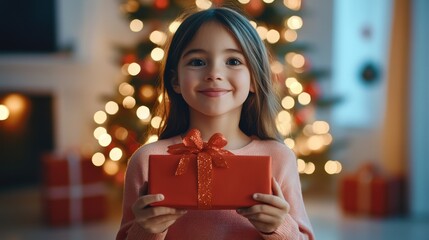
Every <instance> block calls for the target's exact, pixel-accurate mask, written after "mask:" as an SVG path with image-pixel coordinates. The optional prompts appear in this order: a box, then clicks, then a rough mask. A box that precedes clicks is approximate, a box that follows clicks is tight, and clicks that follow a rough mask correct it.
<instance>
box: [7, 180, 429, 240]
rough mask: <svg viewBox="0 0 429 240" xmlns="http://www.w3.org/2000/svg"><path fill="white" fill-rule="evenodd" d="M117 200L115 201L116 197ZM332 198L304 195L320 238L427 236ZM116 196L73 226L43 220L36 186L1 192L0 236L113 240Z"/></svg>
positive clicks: (418, 227)
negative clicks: (352, 211) (93, 218)
mask: <svg viewBox="0 0 429 240" xmlns="http://www.w3.org/2000/svg"><path fill="white" fill-rule="evenodd" d="M115 199H116V200H115ZM333 199H334V198H327V197H314V196H312V197H306V206H307V211H308V213H309V217H310V219H311V222H312V224H313V228H314V231H315V234H316V238H317V239H319V240H354V239H359V240H360V239H380V240H384V239H406V238H407V239H422V240H425V239H429V219H419V220H412V219H407V218H392V219H387V220H386V219H384V220H381V219H371V218H368V217H351V216H345V215H344V214H342V213H341V211H340V210H339V209H338V207H337V204H336V202H335V200H333ZM118 205H120V204H119V201H118V200H117V197H111V198H110V206H111V211H110V213H109V216H108V218H107V219H105V220H103V221H101V222H94V223H88V224H85V225H80V226H73V227H49V226H47V225H46V224H44V223H43V220H42V219H43V218H42V216H43V214H42V212H41V209H40V193H39V191H38V189H37V188H21V189H15V190H8V191H2V192H0V239H2V240H24V239H32V240H39V239H61V240H80V239H92V240H93V239H114V236H115V234H116V231H117V228H118V225H119V220H120V212H119V211H118V210H115V209H118V207H117V206H118Z"/></svg>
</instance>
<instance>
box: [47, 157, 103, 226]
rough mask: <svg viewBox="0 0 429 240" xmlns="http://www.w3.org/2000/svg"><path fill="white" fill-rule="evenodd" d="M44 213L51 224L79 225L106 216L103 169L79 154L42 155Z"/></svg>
mask: <svg viewBox="0 0 429 240" xmlns="http://www.w3.org/2000/svg"><path fill="white" fill-rule="evenodd" d="M42 160H43V193H42V202H43V208H44V214H45V217H46V220H47V222H48V223H49V224H50V225H68V224H80V223H82V222H88V221H94V220H99V219H103V218H105V217H106V216H107V189H106V186H105V184H104V182H103V173H102V169H101V168H98V167H96V166H94V165H93V164H92V162H91V160H90V159H81V157H80V156H79V154H75V153H70V154H67V155H65V156H59V155H54V154H45V155H43V157H42Z"/></svg>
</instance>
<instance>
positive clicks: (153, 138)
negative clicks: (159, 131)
mask: <svg viewBox="0 0 429 240" xmlns="http://www.w3.org/2000/svg"><path fill="white" fill-rule="evenodd" d="M156 141H158V136H156V135H151V136H150V137H149V138H148V140H147V141H146V143H145V144H148V143H153V142H156Z"/></svg>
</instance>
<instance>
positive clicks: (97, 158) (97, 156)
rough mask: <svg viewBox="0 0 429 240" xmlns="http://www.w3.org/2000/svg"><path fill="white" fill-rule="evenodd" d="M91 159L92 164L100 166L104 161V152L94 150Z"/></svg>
mask: <svg viewBox="0 0 429 240" xmlns="http://www.w3.org/2000/svg"><path fill="white" fill-rule="evenodd" d="M91 161H92V164H94V165H95V166H97V167H100V166H102V165H103V164H104V162H105V161H106V157H104V154H102V153H101V152H96V153H94V155H92V158H91Z"/></svg>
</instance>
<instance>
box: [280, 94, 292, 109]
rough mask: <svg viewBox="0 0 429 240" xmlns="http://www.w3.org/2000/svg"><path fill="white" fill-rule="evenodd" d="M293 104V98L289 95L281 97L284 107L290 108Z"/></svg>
mask: <svg viewBox="0 0 429 240" xmlns="http://www.w3.org/2000/svg"><path fill="white" fill-rule="evenodd" d="M294 106H295V99H293V97H291V96H286V97H284V98H283V99H282V107H283V108H284V109H288V110H289V109H292V108H293V107H294Z"/></svg>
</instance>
